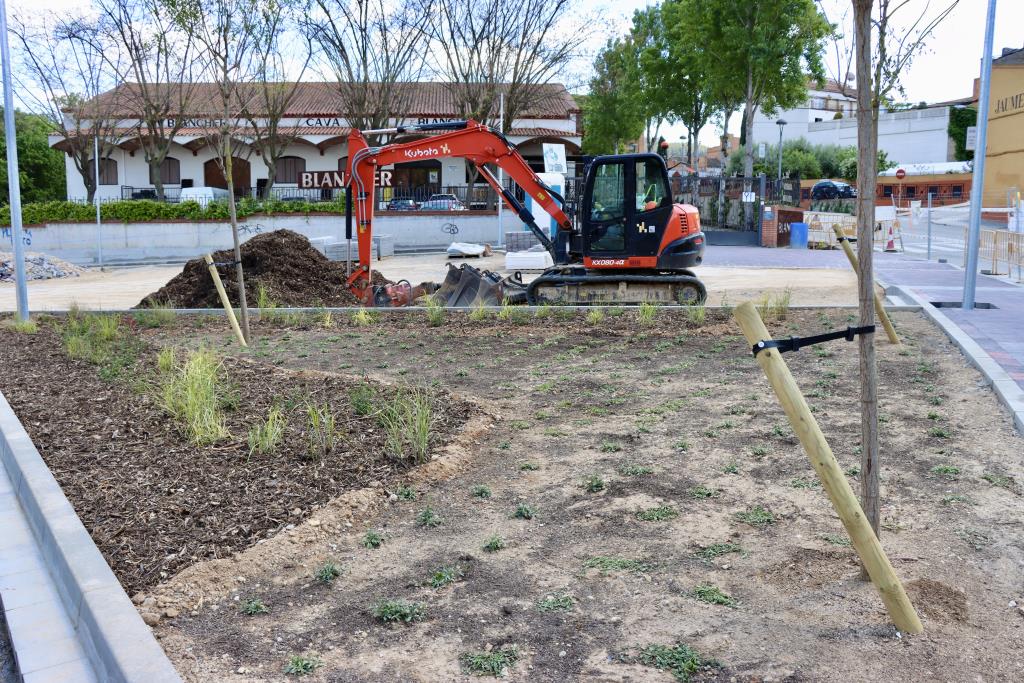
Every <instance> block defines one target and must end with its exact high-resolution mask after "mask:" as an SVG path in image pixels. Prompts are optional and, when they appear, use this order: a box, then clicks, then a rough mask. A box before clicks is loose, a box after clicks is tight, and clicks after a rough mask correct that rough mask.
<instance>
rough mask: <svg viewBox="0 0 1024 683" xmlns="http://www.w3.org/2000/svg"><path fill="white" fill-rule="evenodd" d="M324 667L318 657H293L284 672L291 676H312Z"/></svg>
mask: <svg viewBox="0 0 1024 683" xmlns="http://www.w3.org/2000/svg"><path fill="white" fill-rule="evenodd" d="M321 666H322V664H321V662H320V660H319V659H317V658H316V657H303V656H302V655H292V657H291V659H289V660H288V663H287V664H285V666H284V672H285V673H286V674H287V675H289V676H305V675H306V674H311V673H313V672H314V671H316V670H317V669H319V668H320V667H321Z"/></svg>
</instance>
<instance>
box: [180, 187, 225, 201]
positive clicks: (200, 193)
mask: <svg viewBox="0 0 1024 683" xmlns="http://www.w3.org/2000/svg"><path fill="white" fill-rule="evenodd" d="M227 198H228V191H227V190H224V189H222V188H219V187H185V188H182V190H181V194H179V195H178V201H179V202H198V203H199V204H200V205H202V206H206V204H208V203H209V202H212V201H216V200H218V199H227Z"/></svg>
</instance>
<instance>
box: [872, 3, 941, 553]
mask: <svg viewBox="0 0 1024 683" xmlns="http://www.w3.org/2000/svg"><path fill="white" fill-rule="evenodd" d="M958 2H959V0H952V2H948V3H945V4H944V5H943V6H942V8H941V9H940V10H938V11H937V12H934V11H932V10H931V9H930V5H931V3H925V6H924V8H923V9H922V10H921V12H920V14H918V15H917V16H916V18H913V19H912V20H911V21H910V22H909V23H908V24H907V25H906V26H905V27H904V28H898V27H897V26H896V24H894V23H893V17H894V16H895V15H896V14H897V13H898V12H899V11H900V10H902V9H904V8H906V7H908V6H909V5H910V0H895V2H894V1H893V0H878V3H877V14H875V15H874V16H872V6H873V5H874V4H875V3H874V2H873V1H872V0H853V15H854V16H853V24H854V36H855V37H854V51H855V55H856V56H855V63H856V68H857V256H858V260H859V262H860V272H858V273H857V276H858V299H859V314H860V324H861V325H873V324H874V322H875V313H874V308H873V306H874V286H875V279H874V265H873V260H872V247H873V243H874V228H875V184H876V181H877V175H878V114H879V110H880V107H881V104H882V102H883V101H884V100H885V99H886V98H888V96H889V94H890V93H892V92H893V91H897V92H902V86H901V85H900V75H901V74H902V73H903V71H904V70H905V69H906V68H907V67H908V66H909V65H910V63H911V62H912V61H913V59H914V57H915V56H916V55H917V54H919V53H920V51H921V50H922V48H923V47H924V45H925V43H926V42H927V40H928V38H929V37H930V36H931V35H932V33H933V32H934V31H935V28H936V27H937V26H938V25H939V24H940V23H941V22H942V21H943V20H945V19H946V17H948V16H949V14H950V12H952V11H953V8H954V7H956V5H957V4H958ZM872 31H874V35H872ZM873 47H874V48H875V49H874V54H872V48H873ZM859 351H860V382H861V395H860V400H861V506H862V507H863V508H864V514H865V516H866V517H867V518H868V521H869V522H870V523H871V527H872V528H873V529H874V531H875V535H876V536H877V535H879V532H880V521H881V515H880V511H879V500H878V495H879V482H878V470H879V457H878V370H877V366H876V364H875V343H874V335H871V334H864V335H860V338H859Z"/></svg>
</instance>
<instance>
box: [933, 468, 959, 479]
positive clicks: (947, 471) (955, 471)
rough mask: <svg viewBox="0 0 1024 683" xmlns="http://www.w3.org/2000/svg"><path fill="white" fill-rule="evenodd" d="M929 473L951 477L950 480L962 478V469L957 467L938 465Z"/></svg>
mask: <svg viewBox="0 0 1024 683" xmlns="http://www.w3.org/2000/svg"><path fill="white" fill-rule="evenodd" d="M929 471H930V472H931V473H932V474H936V475H939V476H943V477H949V478H950V479H956V478H957V477H959V476H960V468H959V467H957V466H956V465H936V466H935V467H933V468H931V470H929Z"/></svg>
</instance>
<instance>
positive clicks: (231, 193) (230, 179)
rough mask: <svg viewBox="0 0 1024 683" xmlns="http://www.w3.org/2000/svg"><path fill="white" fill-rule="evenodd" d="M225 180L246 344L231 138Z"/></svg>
mask: <svg viewBox="0 0 1024 683" xmlns="http://www.w3.org/2000/svg"><path fill="white" fill-rule="evenodd" d="M224 180H225V181H226V182H227V186H228V215H229V216H230V218H231V238H232V240H234V245H235V277H236V279H237V281H238V305H239V306H240V307H241V310H242V336H243V337H245V343H246V344H249V343H250V337H249V302H248V301H246V298H245V273H244V272H243V270H242V245H241V243H240V242H239V240H238V211H237V207H236V206H235V178H234V164H233V163H232V156H231V137H230V135H227V134H226V135H225V136H224Z"/></svg>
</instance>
